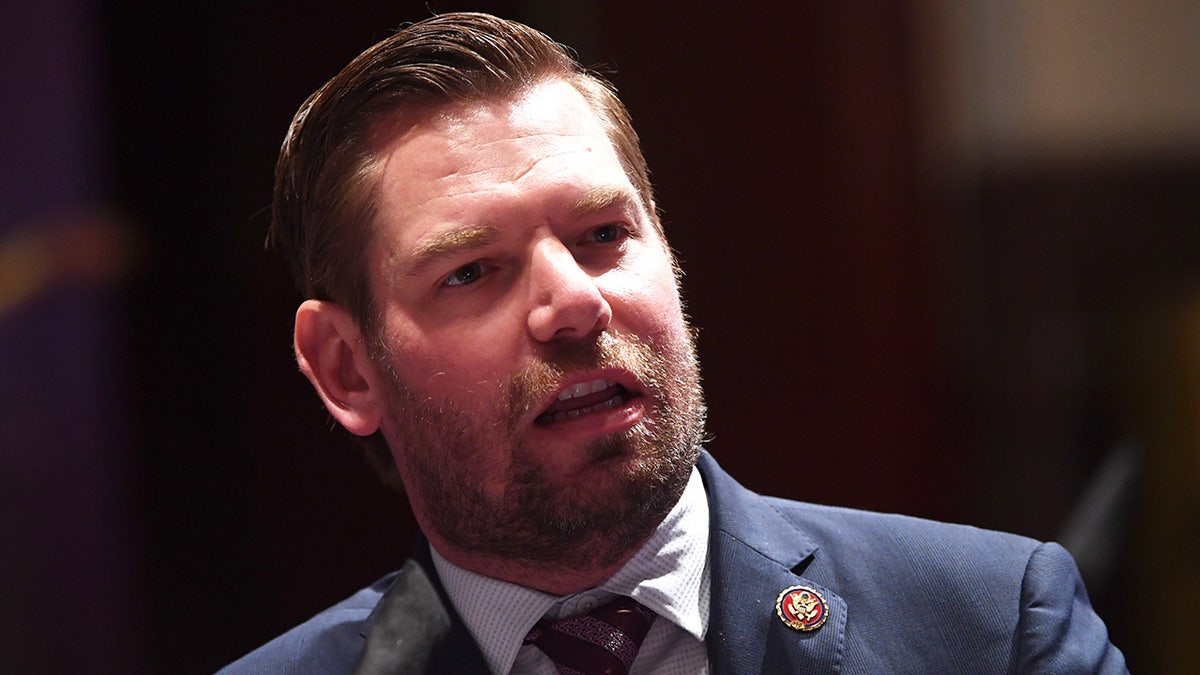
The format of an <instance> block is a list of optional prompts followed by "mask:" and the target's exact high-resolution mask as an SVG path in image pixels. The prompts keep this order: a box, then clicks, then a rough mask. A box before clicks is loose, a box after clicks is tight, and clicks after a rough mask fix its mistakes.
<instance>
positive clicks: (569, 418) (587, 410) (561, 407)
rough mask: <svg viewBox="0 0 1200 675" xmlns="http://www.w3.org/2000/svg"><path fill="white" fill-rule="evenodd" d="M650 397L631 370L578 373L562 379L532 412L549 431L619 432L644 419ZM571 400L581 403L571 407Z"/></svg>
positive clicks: (539, 426) (537, 426)
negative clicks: (535, 410) (534, 411)
mask: <svg viewBox="0 0 1200 675" xmlns="http://www.w3.org/2000/svg"><path fill="white" fill-rule="evenodd" d="M610 390H611V391H610ZM567 392H569V393H567ZM606 394H610V395H608V396H606ZM648 400H649V399H648V397H647V396H646V394H645V391H644V390H643V389H642V387H641V386H640V385H639V384H638V381H637V378H635V377H633V375H632V374H631V373H629V372H626V371H620V370H595V371H587V372H583V373H575V374H572V375H571V376H570V377H568V378H565V379H563V381H562V382H561V384H560V385H559V386H558V387H557V388H556V389H555V390H554V391H553V393H551V394H550V395H549V396H547V398H546V399H545V400H543V401H542V402H541V405H540V406H539V407H538V408H537V412H536V413H535V414H534V415H533V419H532V426H533V428H534V429H537V430H541V431H546V432H565V433H581V434H601V433H616V432H620V431H624V430H626V429H628V428H629V427H632V426H633V425H634V424H636V423H637V422H638V421H639V420H641V418H642V416H643V414H644V410H645V406H646V401H648ZM568 401H576V402H578V403H579V404H580V405H577V406H574V407H572V406H571V404H570V403H568ZM581 410H582V411H583V412H580V411H581Z"/></svg>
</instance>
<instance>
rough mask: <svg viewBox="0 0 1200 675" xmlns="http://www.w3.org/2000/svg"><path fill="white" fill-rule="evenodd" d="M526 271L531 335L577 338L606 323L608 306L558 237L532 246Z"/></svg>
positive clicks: (547, 338) (541, 338)
mask: <svg viewBox="0 0 1200 675" xmlns="http://www.w3.org/2000/svg"><path fill="white" fill-rule="evenodd" d="M529 275H530V284H531V294H532V303H531V308H530V310H529V332H530V333H531V334H532V335H533V337H534V339H536V340H538V341H540V342H551V341H554V340H564V339H577V338H581V337H584V336H586V335H589V334H592V333H594V332H598V331H602V330H604V329H605V328H607V327H608V324H609V322H610V321H611V320H612V307H610V306H609V304H608V300H607V299H606V298H605V297H604V295H603V294H602V293H601V292H600V287H599V286H598V285H597V284H596V280H595V279H594V278H593V277H592V275H591V274H589V273H588V271H587V270H585V269H583V268H582V267H580V265H579V262H578V261H577V260H575V256H574V255H572V254H571V252H570V251H569V250H568V249H567V248H566V247H565V246H563V244H562V242H560V241H559V240H557V239H554V238H547V239H546V240H543V241H541V242H538V243H537V244H536V245H535V246H534V249H533V254H532V260H531V261H530V266H529Z"/></svg>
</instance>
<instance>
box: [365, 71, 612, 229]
mask: <svg viewBox="0 0 1200 675" xmlns="http://www.w3.org/2000/svg"><path fill="white" fill-rule="evenodd" d="M376 138H377V139H379V140H378V142H377V143H376V146H377V147H378V152H377V155H376V156H377V165H376V166H377V171H378V181H379V182H378V186H379V200H378V205H379V210H378V221H379V222H378V223H377V228H376V229H377V230H378V228H379V227H382V228H384V229H392V228H395V227H396V226H398V225H400V224H405V225H408V224H412V223H415V222H417V221H420V220H421V219H422V218H423V217H424V218H426V219H428V218H429V217H431V216H433V215H436V216H437V217H440V218H443V219H451V220H453V219H455V218H456V217H458V216H460V215H464V214H462V213H461V212H462V211H463V210H464V209H478V208H480V207H482V206H483V205H485V204H487V203H492V204H493V205H495V206H496V207H497V208H500V207H501V206H502V204H503V203H504V202H505V200H508V201H509V202H511V203H512V204H514V205H515V203H516V201H517V200H518V199H519V198H521V197H527V196H528V195H531V194H543V193H548V191H549V190H550V189H552V188H554V187H556V186H557V187H561V188H571V187H575V188H578V189H579V190H581V191H587V190H590V189H594V188H595V187H597V186H607V187H610V188H612V187H616V188H619V189H622V190H627V191H628V192H629V194H631V195H634V191H633V188H632V185H631V184H630V183H629V180H628V177H627V176H626V175H625V172H624V169H623V168H622V165H621V163H620V160H619V158H618V157H617V154H616V151H615V149H614V148H613V146H612V143H611V142H610V140H609V138H608V136H607V134H606V133H605V129H604V126H603V125H602V124H601V122H600V120H599V119H598V118H597V117H596V114H595V112H594V111H593V110H592V108H591V107H590V106H589V105H588V103H587V102H586V101H585V100H584V98H583V96H582V95H581V94H580V93H579V92H578V91H577V90H576V89H575V88H574V87H573V86H571V85H570V84H569V83H567V82H566V81H563V80H549V81H546V82H542V83H538V84H535V85H533V86H530V87H528V88H526V89H523V90H521V91H520V92H518V93H517V94H516V95H514V96H512V97H509V98H506V99H501V100H489V101H475V102H468V103H451V104H446V105H442V106H439V107H435V108H431V109H428V110H422V111H418V112H415V113H414V112H407V113H402V114H398V115H395V116H392V117H390V118H387V119H385V120H382V121H381V124H380V126H379V127H378V129H377V130H376ZM476 215H478V214H476ZM403 229H409V228H407V227H405V228H403ZM377 234H379V232H377Z"/></svg>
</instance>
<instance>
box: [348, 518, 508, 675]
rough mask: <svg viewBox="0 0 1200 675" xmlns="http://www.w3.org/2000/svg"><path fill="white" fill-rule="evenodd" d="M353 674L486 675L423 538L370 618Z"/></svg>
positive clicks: (474, 646)
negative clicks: (421, 674) (472, 674)
mask: <svg viewBox="0 0 1200 675" xmlns="http://www.w3.org/2000/svg"><path fill="white" fill-rule="evenodd" d="M364 637H365V638H366V645H364V647H363V651H362V654H361V655H360V657H359V661H358V664H357V665H356V666H355V667H354V671H353V672H354V674H355V675H385V674H386V675H393V674H397V673H404V674H409V673H412V674H417V673H487V672H488V668H487V664H486V662H485V661H484V658H483V654H481V653H480V651H479V647H478V646H477V645H476V644H475V641H474V640H473V639H472V638H471V635H470V633H469V632H468V631H467V628H466V626H464V625H463V623H462V621H461V620H460V619H459V618H458V614H457V613H456V612H455V611H454V608H453V606H452V605H451V604H450V601H449V599H448V598H447V597H446V594H445V591H444V590H443V589H442V587H441V583H440V582H439V581H438V578H437V572H436V571H434V567H433V562H432V560H431V559H430V557H429V545H428V544H427V543H426V542H425V540H424V538H421V539H420V540H419V541H418V542H417V544H416V546H415V548H414V553H413V557H412V559H410V560H409V561H408V562H407V563H405V565H404V568H403V569H402V570H401V571H400V573H399V574H398V575H396V580H395V581H394V582H392V585H391V587H389V588H388V590H387V592H386V593H384V595H383V598H382V599H381V600H380V601H379V604H378V605H377V606H376V607H375V610H374V611H373V612H371V616H370V617H369V618H368V619H367V622H366V629H365V634H364Z"/></svg>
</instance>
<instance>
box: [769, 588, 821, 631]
mask: <svg viewBox="0 0 1200 675" xmlns="http://www.w3.org/2000/svg"><path fill="white" fill-rule="evenodd" d="M775 613H776V614H778V615H779V619H780V621H783V622H784V623H785V624H787V625H788V626H789V627H791V628H794V629H796V630H798V631H800V632H803V633H807V632H809V631H813V630H816V629H818V628H820V627H821V626H822V625H823V624H824V623H825V617H826V615H827V614H828V609H827V607H826V605H825V598H824V597H822V596H821V594H820V593H818V592H817V590H816V589H815V588H809V587H808V586H792V587H791V588H785V589H784V590H783V592H782V593H780V594H779V599H778V600H776V601H775Z"/></svg>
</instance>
